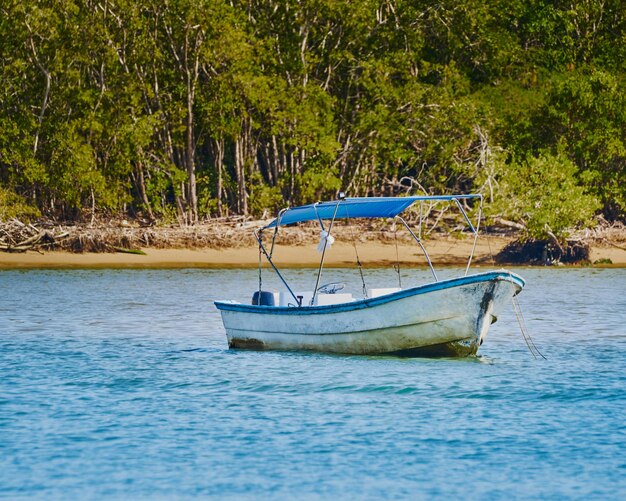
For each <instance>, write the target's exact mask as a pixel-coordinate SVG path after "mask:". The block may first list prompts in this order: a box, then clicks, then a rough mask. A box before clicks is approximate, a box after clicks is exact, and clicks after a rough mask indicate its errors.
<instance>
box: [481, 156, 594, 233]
mask: <svg viewBox="0 0 626 501" xmlns="http://www.w3.org/2000/svg"><path fill="white" fill-rule="evenodd" d="M577 176H578V169H577V167H576V166H575V165H574V164H573V163H572V162H571V161H570V160H569V159H568V158H567V157H566V156H565V155H563V154H559V155H551V154H549V153H542V154H540V156H538V157H534V156H529V157H528V158H526V159H524V160H522V161H521V162H511V163H510V164H509V165H508V166H507V168H506V170H505V171H503V172H502V173H501V180H500V189H499V190H498V194H497V197H496V200H495V201H494V203H493V204H491V205H490V206H489V208H488V213H489V214H491V215H494V214H497V215H501V216H503V217H505V218H508V219H512V220H514V221H520V222H522V223H523V224H524V225H525V226H526V228H527V231H528V235H529V236H531V237H534V238H545V237H546V236H548V235H549V233H553V234H554V235H556V236H557V237H565V236H566V235H567V231H568V230H570V229H572V228H574V227H575V226H576V225H579V224H583V225H585V224H590V222H591V218H592V216H593V214H594V212H595V211H596V210H597V209H598V208H599V207H600V205H599V203H598V200H597V199H596V198H595V197H594V196H593V195H590V194H588V193H586V190H585V188H584V187H583V186H581V184H580V182H579V181H578V180H577Z"/></svg>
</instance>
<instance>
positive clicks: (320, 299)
mask: <svg viewBox="0 0 626 501" xmlns="http://www.w3.org/2000/svg"><path fill="white" fill-rule="evenodd" d="M352 301H354V299H353V297H352V294H350V293H349V292H347V293H339V294H318V295H317V296H315V304H316V305H317V306H326V305H329V304H341V303H350V302H352Z"/></svg>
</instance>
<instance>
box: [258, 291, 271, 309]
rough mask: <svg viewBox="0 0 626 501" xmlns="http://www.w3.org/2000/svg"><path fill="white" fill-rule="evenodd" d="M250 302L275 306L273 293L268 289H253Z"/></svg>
mask: <svg viewBox="0 0 626 501" xmlns="http://www.w3.org/2000/svg"><path fill="white" fill-rule="evenodd" d="M252 304H255V305H258V306H275V303H274V293H273V292H268V291H255V292H254V294H252Z"/></svg>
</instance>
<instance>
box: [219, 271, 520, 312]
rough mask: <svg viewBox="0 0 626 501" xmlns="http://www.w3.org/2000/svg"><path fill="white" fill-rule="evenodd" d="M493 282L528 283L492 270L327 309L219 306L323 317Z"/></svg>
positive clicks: (240, 309) (315, 307) (238, 304)
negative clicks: (328, 314) (322, 315)
mask: <svg viewBox="0 0 626 501" xmlns="http://www.w3.org/2000/svg"><path fill="white" fill-rule="evenodd" d="M492 280H503V281H505V282H511V283H513V284H516V285H517V286H519V288H520V290H521V289H522V288H523V287H524V285H525V283H526V282H525V281H524V279H523V278H522V277H520V276H519V275H516V274H515V273H511V272H508V271H490V272H487V273H478V274H476V275H470V276H468V277H461V278H453V279H450V280H442V281H441V282H434V283H431V284H427V285H420V286H419V287H412V288H411V289H405V290H401V291H398V292H393V293H391V294H387V295H385V296H380V297H373V298H367V299H359V300H357V301H352V302H350V303H341V304H330V305H324V306H303V307H299V308H298V307H294V306H257V305H254V304H242V303H231V302H224V301H215V306H216V307H217V308H218V309H219V310H225V311H240V312H246V313H261V314H265V315H320V314H326V313H339V312H342V311H354V310H362V309H365V308H371V307H372V306H378V305H381V304H385V303H390V302H391V301H395V300H397V299H402V298H406V297H411V296H417V295H419V294H426V293H428V292H435V291H439V290H444V289H451V288H453V287H460V286H463V285H469V284H476V283H480V282H490V281H492Z"/></svg>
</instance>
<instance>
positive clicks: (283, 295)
mask: <svg viewBox="0 0 626 501" xmlns="http://www.w3.org/2000/svg"><path fill="white" fill-rule="evenodd" d="M293 292H294V294H295V295H296V297H298V298H301V301H302V306H309V303H310V302H311V299H312V298H313V291H305V292H297V291H293ZM278 304H279V306H298V304H297V303H296V300H295V299H294V298H293V296H292V295H291V293H290V292H289V291H280V293H279V294H278Z"/></svg>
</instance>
